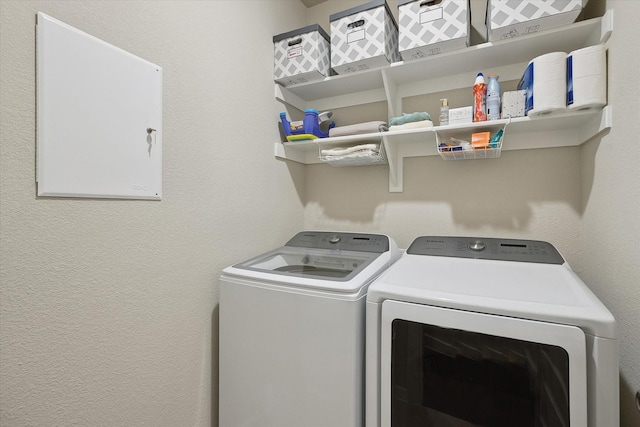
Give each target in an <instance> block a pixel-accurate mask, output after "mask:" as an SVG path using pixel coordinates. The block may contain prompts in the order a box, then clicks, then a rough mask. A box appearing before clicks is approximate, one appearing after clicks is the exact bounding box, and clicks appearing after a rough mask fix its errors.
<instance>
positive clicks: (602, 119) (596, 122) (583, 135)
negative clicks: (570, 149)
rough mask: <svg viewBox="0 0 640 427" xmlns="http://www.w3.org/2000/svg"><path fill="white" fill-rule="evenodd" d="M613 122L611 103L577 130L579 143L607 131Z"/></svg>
mask: <svg viewBox="0 0 640 427" xmlns="http://www.w3.org/2000/svg"><path fill="white" fill-rule="evenodd" d="M612 123H613V111H612V107H611V105H607V106H605V107H604V108H603V109H602V110H601V111H600V113H599V114H598V115H597V116H595V117H594V118H593V120H592V121H590V122H587V123H586V124H585V125H584V127H583V128H582V129H580V132H579V135H578V136H579V138H580V140H579V144H578V145H581V144H584V143H585V142H587V141H589V140H590V139H592V138H595V137H596V136H598V135H601V134H603V133H605V132H608V131H609V130H610V129H611V126H612Z"/></svg>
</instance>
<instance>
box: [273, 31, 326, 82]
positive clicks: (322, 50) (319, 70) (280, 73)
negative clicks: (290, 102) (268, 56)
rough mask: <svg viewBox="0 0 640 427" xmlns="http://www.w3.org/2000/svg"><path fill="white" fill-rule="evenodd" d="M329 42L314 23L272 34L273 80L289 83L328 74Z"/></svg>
mask: <svg viewBox="0 0 640 427" xmlns="http://www.w3.org/2000/svg"><path fill="white" fill-rule="evenodd" d="M329 46H330V43H329V35H328V34H327V33H326V32H325V31H324V30H323V29H322V27H320V26H319V25H318V24H314V25H309V26H308V27H304V28H300V29H298V30H293V31H289V32H287V33H282V34H278V35H277V36H274V37H273V51H274V52H273V64H274V67H273V74H274V80H275V81H276V82H278V83H280V84H282V85H284V86H289V85H292V84H296V83H305V82H310V81H314V80H322V79H324V78H325V77H328V76H329V72H330V65H329V64H330V58H329Z"/></svg>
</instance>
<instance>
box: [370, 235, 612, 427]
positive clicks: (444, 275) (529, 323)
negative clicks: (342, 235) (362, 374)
mask: <svg viewBox="0 0 640 427" xmlns="http://www.w3.org/2000/svg"><path fill="white" fill-rule="evenodd" d="M366 311H367V344H366V346H367V348H366V353H367V362H366V372H367V373H366V384H367V390H366V426H367V427H378V426H382V427H391V426H392V427H404V426H417V425H420V426H456V427H471V426H492V427H500V426H518V427H527V426H531V427H534V426H535V427H537V426H547V427H555V426H558V427H566V426H571V427H587V426H588V427H612V426H618V425H619V390H618V376H619V372H618V369H619V368H618V366H619V362H618V342H617V333H616V324H615V320H614V318H613V316H612V315H611V313H610V312H609V311H608V310H607V309H606V308H605V306H604V305H603V304H602V303H601V302H600V301H599V300H598V298H597V297H596V296H595V295H594V294H593V293H592V292H591V291H590V290H589V288H588V287H587V286H586V285H585V284H584V283H583V282H582V280H580V278H578V276H577V275H576V274H575V273H574V272H573V271H572V270H571V268H570V267H569V265H568V264H567V263H566V262H565V261H564V259H563V258H562V256H561V255H560V254H559V253H558V251H557V250H556V249H555V248H554V247H553V246H552V245H551V244H549V243H546V242H540V241H529V240H507V239H476V238H464V237H427V236H425V237H419V238H417V239H416V240H415V241H414V242H413V243H412V244H411V246H410V247H409V249H407V252H406V253H405V254H404V255H403V257H402V258H401V259H400V260H399V261H398V262H396V263H395V264H394V265H393V266H392V267H391V268H389V269H388V270H387V271H386V272H385V273H383V274H382V275H381V276H380V277H379V278H378V279H377V280H376V281H375V282H374V283H373V284H371V286H370V287H369V292H368V295H367V309H366Z"/></svg>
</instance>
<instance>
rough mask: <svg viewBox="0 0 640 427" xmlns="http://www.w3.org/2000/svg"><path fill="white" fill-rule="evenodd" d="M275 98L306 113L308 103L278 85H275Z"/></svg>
mask: <svg viewBox="0 0 640 427" xmlns="http://www.w3.org/2000/svg"><path fill="white" fill-rule="evenodd" d="M275 97H276V100H278V101H280V102H282V103H283V104H285V105H288V106H291V107H293V108H296V109H298V110H300V111H304V110H305V108H307V102H306V101H305V100H304V99H302V98H300V97H299V96H298V95H296V94H294V93H293V92H291V91H290V90H289V89H287V88H285V87H284V86H280V85H279V84H277V83H276V84H275Z"/></svg>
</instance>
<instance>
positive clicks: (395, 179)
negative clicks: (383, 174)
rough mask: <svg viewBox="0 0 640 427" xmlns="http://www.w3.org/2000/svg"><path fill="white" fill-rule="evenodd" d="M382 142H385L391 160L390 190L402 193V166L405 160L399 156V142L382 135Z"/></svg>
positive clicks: (388, 157)
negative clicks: (396, 142)
mask: <svg viewBox="0 0 640 427" xmlns="http://www.w3.org/2000/svg"><path fill="white" fill-rule="evenodd" d="M382 144H384V149H385V152H386V153H387V161H388V162H389V192H390V193H402V174H403V171H402V169H403V168H402V166H403V163H404V161H403V158H402V157H400V156H399V153H398V144H394V143H392V142H389V140H388V138H387V137H386V136H383V137H382Z"/></svg>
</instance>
